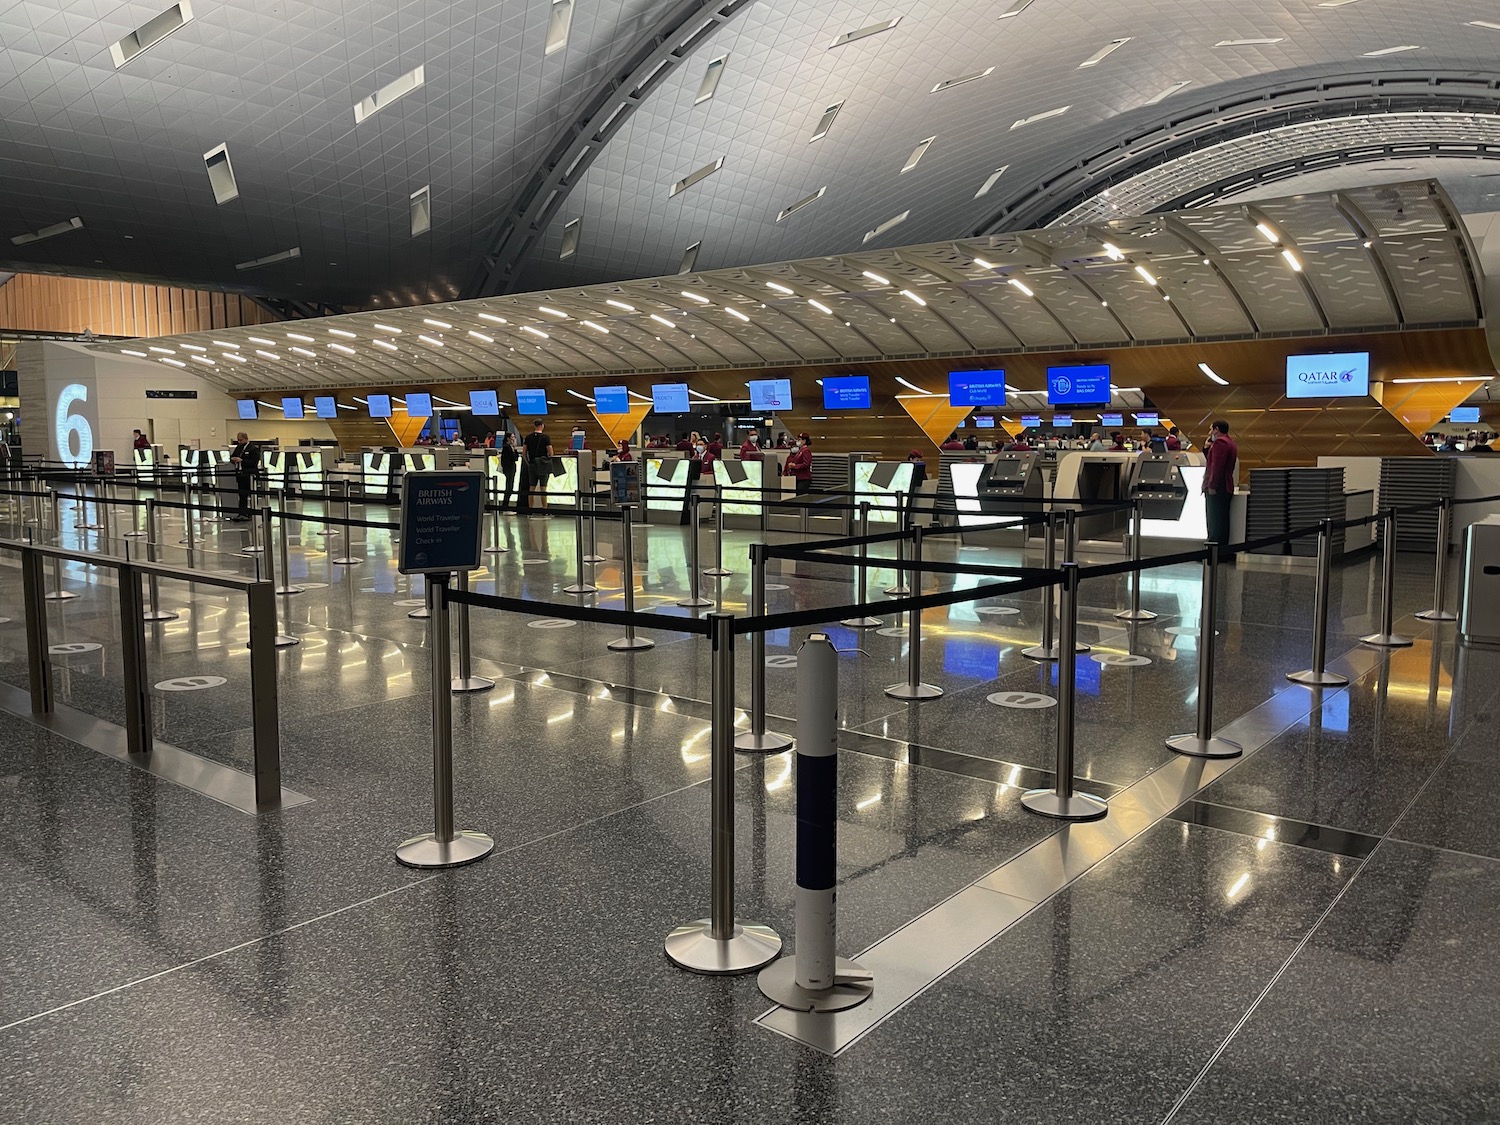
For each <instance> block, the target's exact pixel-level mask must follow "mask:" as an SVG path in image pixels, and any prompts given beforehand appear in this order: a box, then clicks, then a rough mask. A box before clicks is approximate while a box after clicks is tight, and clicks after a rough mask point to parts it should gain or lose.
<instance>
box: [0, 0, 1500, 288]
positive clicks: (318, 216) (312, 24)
mask: <svg viewBox="0 0 1500 1125" xmlns="http://www.w3.org/2000/svg"><path fill="white" fill-rule="evenodd" d="M164 8H167V4H166V0H133V2H131V3H124V4H120V3H111V2H110V0H12V2H11V3H10V4H8V5H7V6H6V7H5V9H4V12H3V14H0V21H3V22H0V31H3V35H0V215H4V216H5V218H4V222H3V223H0V236H3V237H4V238H5V239H6V241H4V242H0V268H7V269H29V270H56V271H64V272H69V273H78V274H93V275H103V276H116V277H123V278H144V279H155V280H170V281H173V282H176V283H179V284H193V285H204V286H211V287H221V288H233V289H240V290H243V291H246V292H251V293H257V294H269V295H276V296H279V297H283V298H293V299H298V300H302V301H326V302H332V303H335V304H340V305H344V306H346V307H385V306H391V305H407V304H413V303H420V302H428V301H438V300H451V299H453V298H455V297H458V296H477V295H481V293H482V292H488V291H492V290H494V289H496V288H497V287H503V288H508V289H511V290H516V289H540V288H552V287H559V286H566V285H582V284H595V283H600V282H606V281H613V280H618V279H621V278H629V277H642V276H653V275H662V274H670V273H673V272H675V271H677V270H678V269H679V268H680V267H681V266H682V265H683V262H684V255H685V253H687V252H688V250H689V248H690V247H697V249H696V251H695V253H696V261H695V262H694V263H693V267H694V268H698V269H720V268H724V267H728V266H734V265H743V264H746V263H752V262H763V261H779V260H787V259H796V258H807V257H814V256H818V255H825V254H839V253H847V252H850V251H855V250H859V249H862V248H871V247H878V246H880V245H882V244H883V245H901V244H910V243H917V242H934V241H938V240H941V239H945V238H953V237H962V236H965V235H972V234H976V233H979V232H988V231H992V230H998V229H1020V228H1023V227H1027V226H1039V225H1043V224H1044V223H1045V222H1046V221H1048V220H1051V219H1055V218H1056V217H1057V216H1058V215H1060V214H1063V213H1065V212H1066V210H1067V209H1069V208H1072V207H1076V206H1077V205H1078V204H1080V203H1083V202H1085V201H1086V200H1087V199H1088V198H1090V197H1091V196H1094V195H1098V194H1099V193H1100V192H1101V191H1102V190H1103V189H1104V188H1105V187H1109V186H1110V185H1112V184H1117V183H1120V182H1123V181H1124V180H1128V179H1131V178H1133V177H1136V176H1138V175H1140V174H1141V173H1143V172H1147V171H1149V170H1150V168H1152V167H1154V166H1155V165H1158V164H1162V163H1164V162H1171V161H1177V162H1181V161H1182V160H1183V159H1184V157H1185V156H1186V155H1187V152H1186V151H1185V150H1197V149H1202V148H1208V147H1211V146H1213V145H1215V144H1218V143H1220V142H1223V141H1225V140H1226V139H1227V138H1230V137H1243V136H1245V135H1247V134H1250V133H1260V132H1264V131H1266V130H1269V129H1271V128H1275V127H1280V126H1286V125H1295V124H1296V123H1297V122H1298V121H1302V120H1311V119H1318V118H1326V117H1336V118H1339V117H1350V118H1353V117H1363V118H1366V119H1369V120H1370V121H1372V122H1373V123H1371V124H1368V125H1367V128H1368V129H1369V130H1370V131H1371V132H1372V134H1373V135H1374V136H1376V137H1377V138H1378V137H1379V136H1380V135H1381V133H1382V130H1383V128H1384V126H1383V125H1382V121H1381V118H1382V117H1383V116H1384V115H1385V114H1387V113H1388V112H1396V111H1400V112H1401V113H1403V114H1405V115H1407V118H1408V120H1407V125H1406V126H1403V127H1404V128H1413V127H1414V128H1415V130H1416V131H1417V132H1418V133H1420V132H1421V131H1422V128H1423V123H1422V121H1421V119H1420V118H1418V119H1417V120H1416V121H1415V122H1412V121H1411V120H1410V115H1412V114H1423V113H1428V112H1438V111H1441V112H1444V113H1466V114H1478V115H1489V114H1491V113H1493V112H1494V111H1495V109H1496V104H1495V103H1496V100H1497V98H1500V82H1497V78H1496V73H1495V67H1494V61H1493V60H1494V56H1495V53H1496V50H1497V48H1500V14H1496V13H1488V18H1487V13H1486V8H1485V6H1484V5H1480V4H1478V3H1476V2H1475V0H1423V2H1422V3H1420V4H1418V3H1410V2H1409V3H1406V4H1398V3H1395V2H1394V0H1242V2H1239V3H1234V4H1228V3H1215V4H1204V3H1201V2H1198V3H1190V2H1188V0H1156V2H1153V3H1144V2H1143V3H1128V4H1127V3H1101V2H1100V0H1000V2H999V3H994V2H991V0H928V2H926V3H923V4H920V5H910V4H905V5H903V4H900V3H893V4H891V5H890V6H888V7H882V6H878V5H874V6H872V5H871V4H869V3H867V2H861V3H850V2H848V0H724V2H721V3H719V4H717V5H714V4H704V3H693V2H690V0H504V2H502V0H459V2H456V3H443V4H432V3H429V4H410V3H407V4H403V3H400V2H398V0H368V2H365V3H352V2H351V3H346V4H344V5H341V6H332V5H329V4H327V3H325V2H317V0H257V2H251V0H192V2H191V4H190V5H189V4H188V3H185V2H183V3H179V4H177V5H176V6H175V7H174V8H172V9H169V11H176V12H178V16H176V17H174V19H180V18H181V17H182V16H185V15H186V16H190V18H187V19H186V22H183V23H182V24H181V26H180V27H177V28H176V29H175V30H170V31H169V33H167V34H165V35H163V36H162V37H161V38H160V40H159V41H157V42H155V43H154V45H149V46H146V47H145V49H142V50H140V51H139V52H138V53H136V54H134V55H132V56H130V57H124V56H127V55H130V51H131V50H132V49H133V48H132V47H131V44H132V43H134V44H136V45H139V44H140V43H142V42H146V43H149V42H150V41H151V40H152V38H153V37H154V34H155V32H159V31H161V30H162V29H163V27H164V26H166V25H163V24H162V23H161V19H162V17H163V9H164ZM695 21H697V22H695ZM710 21H711V22H712V26H709V22H710ZM169 23H170V21H169ZM153 29H154V30H153ZM699 29H701V32H700V30H699ZM132 35H135V39H133V40H132V39H130V38H128V37H130V36H132ZM673 36H680V38H676V39H673V38H672V37H673ZM120 42H124V43H125V44H126V47H125V49H124V50H123V51H120V52H119V53H118V54H115V55H112V52H111V44H116V43H120ZM549 43H550V44H551V46H552V47H554V48H555V49H553V50H551V51H550V53H549ZM117 58H124V61H123V63H122V65H119V66H117V65H116V60H117ZM643 60H645V61H644V63H643ZM642 65H644V67H645V69H640V67H641V66H642ZM419 67H420V68H421V72H422V73H421V77H422V84H421V85H420V86H419V87H416V88H413V89H410V90H409V92H406V93H404V95H401V96H398V95H400V91H401V90H402V87H401V86H400V85H399V83H400V82H401V80H402V79H403V77H404V76H408V75H413V74H415V73H416V71H417V68H419ZM392 84H397V85H394V86H393V85H392ZM366 99H375V101H373V102H371V101H367V100H366ZM362 102H363V103H364V104H365V107H366V111H367V112H366V113H365V115H364V119H363V120H359V121H357V120H356V106H358V105H360V104H361V103H362ZM835 106H836V107H837V112H831V111H832V110H833V107H835ZM617 110H618V112H617ZM1395 122H1396V118H1394V117H1392V118H1391V125H1392V128H1394V127H1395ZM585 125H587V126H588V128H589V129H591V130H593V132H594V134H595V135H596V136H597V141H598V143H596V144H594V145H593V146H592V147H591V148H590V151H589V152H588V153H587V156H586V157H585V158H584V159H582V160H577V159H576V157H574V156H573V155H571V154H573V153H575V152H577V150H578V145H577V143H576V142H577V141H578V140H579V138H580V137H581V136H582V134H583V133H584V131H585ZM1434 128H1435V129H1436V128H1437V125H1436V119H1434ZM220 145H225V146H227V154H228V158H229V166H230V167H232V171H233V177H234V185H233V188H234V192H235V193H237V194H234V197H233V198H227V199H225V201H223V202H219V201H218V199H216V195H215V190H214V186H213V184H212V182H211V179H210V171H209V168H208V167H207V165H206V163H205V154H209V153H211V152H213V151H214V150H215V149H217V148H218V146H220ZM559 154H565V155H567V159H568V161H569V163H567V164H566V165H563V166H559V165H557V163H556V160H557V159H558V155H559ZM1266 155H1267V158H1269V157H1270V155H1271V154H1270V152H1269V151H1268V152H1267V154H1266ZM1480 155H1483V154H1480ZM589 161H592V164H590V163H589ZM222 164H223V161H222V160H221V161H219V165H220V166H222ZM1185 167H1188V168H1190V167H1191V164H1190V162H1189V164H1188V165H1185ZM218 173H219V174H220V175H221V176H222V167H219V169H218ZM1204 175H1205V177H1207V176H1208V175H1209V173H1208V172H1207V171H1205V173H1204ZM1192 179H1193V176H1192V174H1191V172H1189V174H1187V175H1186V177H1185V179H1184V190H1183V191H1180V192H1179V193H1178V195H1177V196H1174V197H1173V198H1177V199H1180V198H1183V197H1184V196H1185V195H1186V194H1187V193H1188V192H1191V191H1193V190H1194V189H1196V188H1199V187H1202V186H1204V184H1206V183H1209V182H1217V181H1210V180H1208V179H1205V180H1204V181H1203V182H1202V183H1199V184H1194V183H1192ZM682 182H687V186H685V187H683V188H682V189H681V190H678V191H675V192H674V191H673V188H674V185H676V184H678V183H682ZM529 185H542V188H543V192H542V194H541V196H540V197H538V196H537V195H536V194H535V191H533V190H531V189H530V188H529ZM219 187H220V190H219V195H218V198H224V196H225V194H226V193H225V190H224V188H223V184H222V182H221V183H220V185H219ZM424 189H425V190H426V192H427V195H426V197H425V198H426V201H427V202H426V203H425V205H424V202H423V196H422V192H423V190H424ZM820 193H821V194H820ZM414 195H415V196H417V198H416V199H415V200H414V198H413V196H414ZM799 203H802V204H803V205H802V206H800V207H797V206H795V205H797V204H799ZM786 211H791V213H790V214H786V215H784V216H783V214H782V213H783V212H786ZM507 216H519V217H520V223H521V226H520V228H519V229H520V230H521V233H522V235H524V237H515V236H514V233H513V232H512V233H509V234H508V233H507V226H506V224H507ZM75 219H76V220H78V222H79V223H80V224H81V225H77V224H75V223H74V222H73V220H75ZM528 224H529V225H528ZM424 225H427V227H428V229H422V228H423V227H424ZM49 232H55V233H49ZM37 234H45V235H46V236H45V237H40V238H35V239H28V237H27V236H28V235H37ZM17 238H19V239H21V241H20V242H19V243H17V242H16V239H17ZM294 250H295V251H296V253H295V255H293V254H292V253H291V252H292V251H294ZM507 256H509V257H507ZM523 256H524V257H523ZM268 259H269V260H268Z"/></svg>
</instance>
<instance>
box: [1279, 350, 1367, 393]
mask: <svg viewBox="0 0 1500 1125" xmlns="http://www.w3.org/2000/svg"><path fill="white" fill-rule="evenodd" d="M1369 393H1370V353H1369V352H1335V353H1332V354H1329V355H1289V356H1287V357H1286V397H1287V398H1363V397H1365V396H1366V395H1368V394H1369Z"/></svg>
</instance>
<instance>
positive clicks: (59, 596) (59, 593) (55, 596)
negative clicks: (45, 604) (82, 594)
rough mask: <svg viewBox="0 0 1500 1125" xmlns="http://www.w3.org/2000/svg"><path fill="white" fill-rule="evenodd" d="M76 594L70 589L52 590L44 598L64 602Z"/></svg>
mask: <svg viewBox="0 0 1500 1125" xmlns="http://www.w3.org/2000/svg"><path fill="white" fill-rule="evenodd" d="M77 596H78V595H77V594H75V593H73V591H72V590H53V591H52V593H50V594H47V595H45V598H44V600H46V601H49V602H65V601H69V600H71V599H73V598H76V597H77Z"/></svg>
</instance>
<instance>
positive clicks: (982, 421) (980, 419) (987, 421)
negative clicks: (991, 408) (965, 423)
mask: <svg viewBox="0 0 1500 1125" xmlns="http://www.w3.org/2000/svg"><path fill="white" fill-rule="evenodd" d="M974 425H976V426H978V427H979V428H980V429H981V430H993V429H994V428H995V416H994V415H993V414H977V415H975V417H974Z"/></svg>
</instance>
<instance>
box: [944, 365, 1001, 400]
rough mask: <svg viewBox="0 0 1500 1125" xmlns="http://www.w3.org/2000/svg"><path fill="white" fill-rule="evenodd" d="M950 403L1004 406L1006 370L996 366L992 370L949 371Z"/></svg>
mask: <svg viewBox="0 0 1500 1125" xmlns="http://www.w3.org/2000/svg"><path fill="white" fill-rule="evenodd" d="M948 404H949V405H950V406H1004V405H1005V371H1004V370H1003V369H1001V368H995V369H993V370H990V371H950V372H948Z"/></svg>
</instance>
